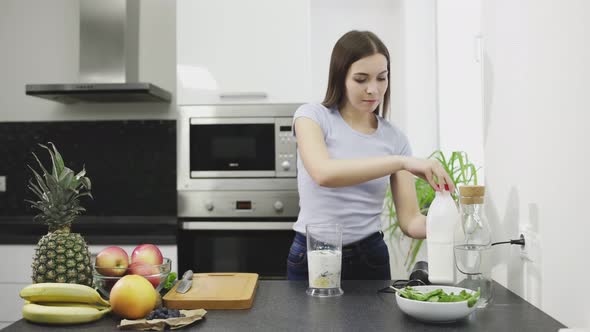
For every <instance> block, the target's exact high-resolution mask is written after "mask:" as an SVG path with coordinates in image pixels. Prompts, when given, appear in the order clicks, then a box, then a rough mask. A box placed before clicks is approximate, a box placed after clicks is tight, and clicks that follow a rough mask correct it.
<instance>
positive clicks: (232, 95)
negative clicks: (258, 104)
mask: <svg viewBox="0 0 590 332" xmlns="http://www.w3.org/2000/svg"><path fill="white" fill-rule="evenodd" d="M267 97H268V95H267V94H266V92H226V93H222V94H220V95H219V98H221V99H237V98H240V99H241V98H251V99H265V98H267Z"/></svg>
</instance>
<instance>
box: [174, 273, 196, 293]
mask: <svg viewBox="0 0 590 332" xmlns="http://www.w3.org/2000/svg"><path fill="white" fill-rule="evenodd" d="M192 286H193V271H192V270H188V271H186V272H185V273H184V274H183V275H182V279H181V280H180V281H179V282H178V287H176V293H186V292H188V290H189V289H191V287H192Z"/></svg>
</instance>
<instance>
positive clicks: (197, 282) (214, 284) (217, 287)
mask: <svg viewBox="0 0 590 332" xmlns="http://www.w3.org/2000/svg"><path fill="white" fill-rule="evenodd" d="M178 284H179V283H176V285H174V287H172V289H171V290H170V291H169V292H168V293H166V295H164V297H163V298H162V300H163V301H164V306H165V307H168V308H173V309H248V308H251V307H252V302H253V301H254V294H255V293H256V286H257V285H258V274H256V273H195V274H194V275H193V286H192V287H191V289H189V291H188V292H186V293H184V294H181V293H177V292H176V287H178Z"/></svg>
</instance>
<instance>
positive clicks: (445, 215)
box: [426, 185, 460, 284]
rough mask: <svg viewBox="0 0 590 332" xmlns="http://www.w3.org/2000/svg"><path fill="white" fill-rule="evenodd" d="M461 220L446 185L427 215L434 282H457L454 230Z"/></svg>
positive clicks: (429, 267) (430, 265) (430, 261)
mask: <svg viewBox="0 0 590 332" xmlns="http://www.w3.org/2000/svg"><path fill="white" fill-rule="evenodd" d="M459 221H460V216H459V211H458V210H457V205H456V204H455V201H454V200H453V197H451V194H450V193H449V191H448V186H446V185H445V190H442V191H437V192H436V194H435V197H434V200H433V201H432V204H431V205H430V208H429V210H428V215H427V216H426V243H427V247H428V279H429V280H430V282H431V283H433V284H453V283H454V282H455V260H454V258H455V257H454V251H453V240H454V232H455V228H456V226H457V224H458V223H459Z"/></svg>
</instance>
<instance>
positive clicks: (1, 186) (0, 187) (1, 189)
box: [0, 175, 6, 192]
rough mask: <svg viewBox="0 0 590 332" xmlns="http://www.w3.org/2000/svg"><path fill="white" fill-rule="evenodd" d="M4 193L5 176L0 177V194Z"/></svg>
mask: <svg viewBox="0 0 590 332" xmlns="http://www.w3.org/2000/svg"><path fill="white" fill-rule="evenodd" d="M5 191H6V176H4V175H0V192H5Z"/></svg>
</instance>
